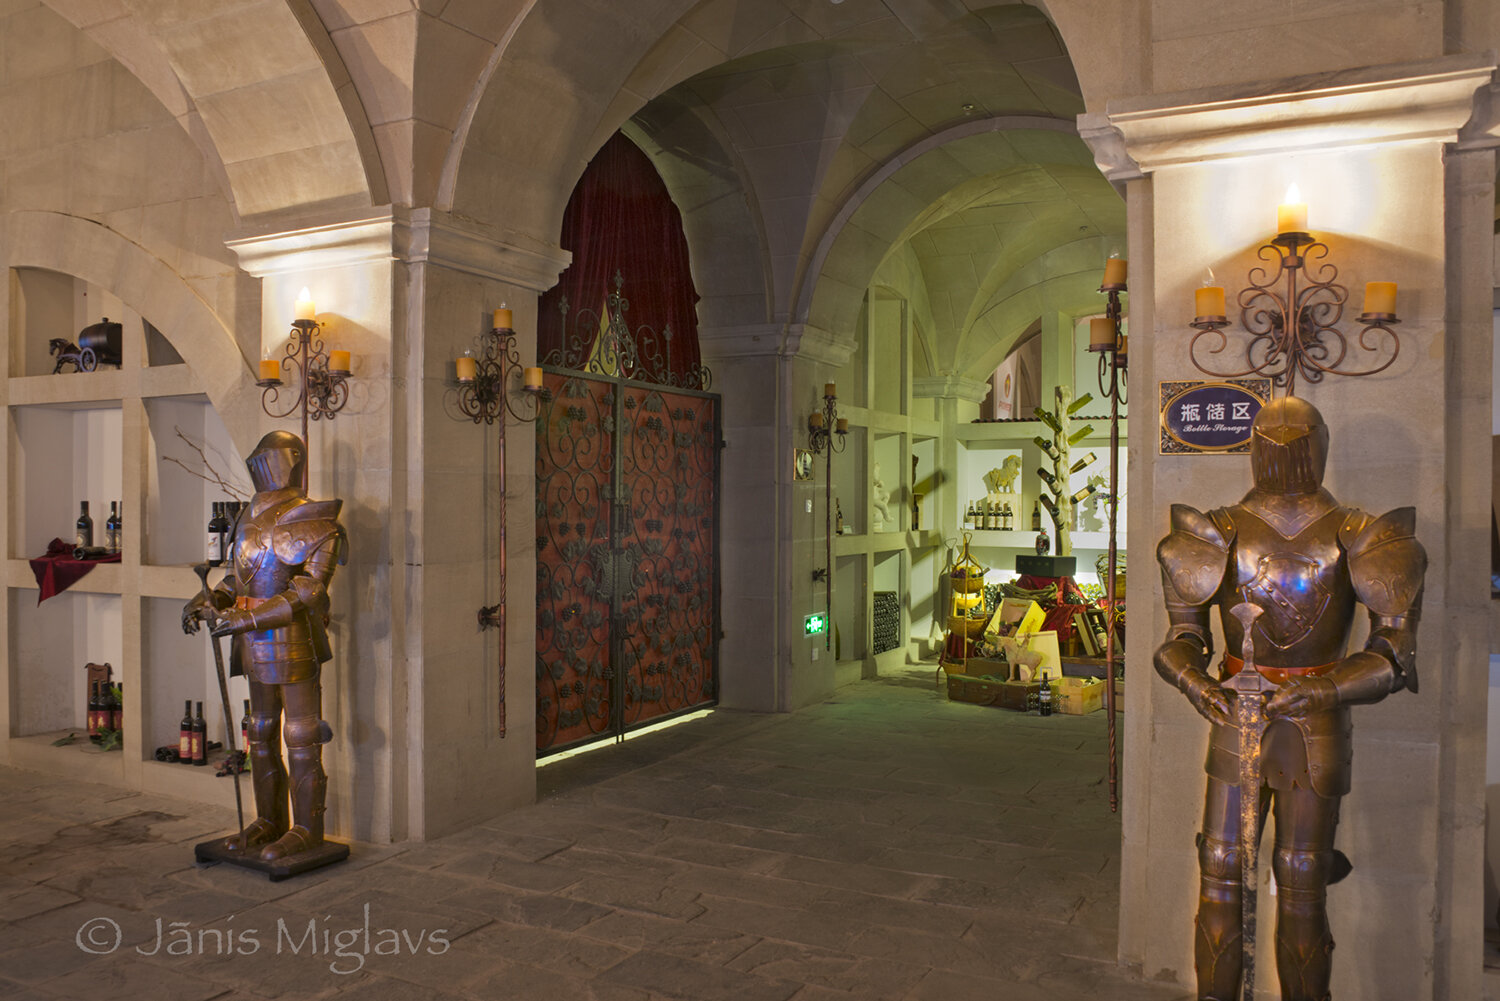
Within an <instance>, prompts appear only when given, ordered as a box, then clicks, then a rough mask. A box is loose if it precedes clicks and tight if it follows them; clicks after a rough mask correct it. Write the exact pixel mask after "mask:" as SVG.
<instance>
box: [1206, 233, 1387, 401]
mask: <svg viewBox="0 0 1500 1001" xmlns="http://www.w3.org/2000/svg"><path fill="white" fill-rule="evenodd" d="M1258 257H1259V258H1260V260H1262V261H1264V262H1266V263H1265V265H1257V266H1255V267H1253V268H1251V269H1250V272H1249V274H1248V276H1247V278H1248V281H1249V285H1248V286H1246V287H1245V288H1244V289H1241V290H1240V292H1239V294H1238V296H1237V297H1236V298H1237V302H1238V305H1239V307H1240V324H1241V325H1242V326H1243V327H1244V329H1245V330H1246V331H1247V332H1248V333H1249V334H1250V340H1249V342H1248V343H1247V344H1246V345H1245V367H1243V368H1230V369H1228V370H1221V369H1218V368H1214V367H1210V366H1209V365H1208V364H1205V363H1204V360H1200V358H1199V342H1200V341H1202V339H1203V338H1204V337H1206V336H1208V335H1209V334H1213V335H1214V336H1216V337H1217V338H1218V342H1217V344H1215V345H1213V346H1210V347H1208V348H1207V349H1206V351H1205V354H1207V355H1217V354H1220V353H1221V352H1223V351H1224V350H1225V348H1226V347H1228V344H1229V338H1228V337H1227V336H1225V334H1224V330H1223V328H1225V327H1227V326H1228V325H1229V319H1228V317H1227V316H1226V315H1225V314H1224V299H1223V289H1221V288H1217V287H1216V286H1208V287H1205V288H1200V289H1199V290H1198V296H1197V299H1196V305H1197V312H1198V314H1199V315H1198V316H1196V317H1195V318H1194V319H1193V321H1192V326H1194V327H1196V328H1197V330H1198V332H1197V333H1196V334H1194V335H1193V339H1192V341H1191V342H1190V343H1189V345H1188V356H1189V358H1190V359H1191V361H1192V363H1193V365H1194V366H1195V367H1196V368H1197V369H1198V370H1199V371H1200V372H1203V373H1205V374H1207V375H1212V376H1216V377H1218V378H1224V379H1231V378H1239V377H1241V376H1249V375H1259V376H1266V377H1269V378H1270V379H1271V383H1272V385H1275V386H1280V387H1283V388H1284V389H1285V390H1286V393H1287V395H1289V396H1290V395H1293V394H1294V393H1295V392H1296V388H1297V378H1298V376H1299V375H1300V376H1301V377H1302V378H1304V379H1306V380H1307V381H1308V382H1312V383H1317V382H1322V381H1323V377H1324V376H1325V375H1348V376H1366V375H1375V374H1376V373H1377V372H1383V371H1385V370H1386V369H1388V368H1390V367H1391V365H1392V364H1393V363H1394V362H1395V361H1396V356H1397V354H1398V353H1399V352H1400V349H1401V340H1400V338H1399V337H1398V336H1397V335H1396V332H1395V331H1394V330H1392V329H1391V328H1392V327H1393V326H1395V325H1396V324H1398V323H1400V322H1401V321H1400V320H1399V319H1398V318H1397V317H1396V312H1395V306H1396V286H1395V283H1394V282H1370V283H1368V284H1367V285H1366V286H1365V308H1364V311H1363V312H1361V313H1360V314H1359V316H1358V317H1357V322H1358V323H1360V324H1362V329H1361V330H1360V331H1359V333H1358V334H1357V335H1353V336H1352V340H1351V335H1346V334H1345V333H1344V332H1343V331H1342V330H1340V329H1339V324H1340V322H1341V321H1342V319H1343V315H1344V304H1345V303H1346V302H1347V301H1348V298H1349V291H1348V289H1346V288H1345V287H1344V286H1342V285H1340V284H1338V276H1339V272H1338V268H1336V267H1335V266H1334V265H1333V264H1332V263H1330V262H1328V261H1327V257H1328V245H1327V244H1325V243H1323V242H1322V241H1320V240H1317V239H1315V238H1314V237H1313V236H1312V235H1311V234H1309V233H1305V232H1300V231H1298V232H1286V233H1281V234H1279V235H1278V236H1276V238H1275V239H1273V240H1272V241H1271V242H1270V243H1268V244H1265V245H1263V246H1262V247H1261V248H1260V250H1259V251H1258ZM1215 307H1217V308H1215ZM1377 332H1378V333H1379V334H1383V335H1385V336H1383V337H1377V336H1376V334H1377ZM1386 340H1388V341H1389V348H1390V357H1389V358H1386V359H1385V360H1384V361H1383V362H1380V363H1379V364H1376V365H1374V367H1372V368H1348V367H1345V363H1346V362H1348V361H1350V360H1351V355H1354V354H1355V353H1356V349H1358V351H1363V352H1368V353H1370V354H1371V355H1375V356H1376V357H1377V359H1378V357H1379V355H1380V353H1381V352H1382V350H1383V349H1384V345H1383V344H1382V343H1381V342H1382V341H1386Z"/></svg>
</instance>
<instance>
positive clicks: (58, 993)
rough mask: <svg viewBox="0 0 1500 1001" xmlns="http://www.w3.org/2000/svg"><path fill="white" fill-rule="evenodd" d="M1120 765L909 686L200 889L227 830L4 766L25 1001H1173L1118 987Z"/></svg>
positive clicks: (725, 716)
mask: <svg viewBox="0 0 1500 1001" xmlns="http://www.w3.org/2000/svg"><path fill="white" fill-rule="evenodd" d="M1104 746H1105V720H1104V716H1103V714H1102V713H1098V714H1095V715H1093V716H1089V717H1068V716H1053V717H1050V718H1046V719H1043V718H1038V717H1027V716H1024V715H1019V714H1015V713H1010V712H1006V711H1004V710H998V709H992V708H987V707H977V706H969V705H962V704H955V703H950V702H948V701H947V700H946V698H945V697H944V696H943V694H942V692H941V691H940V690H939V689H938V688H936V687H935V686H934V684H933V675H932V673H931V671H930V670H923V669H917V668H914V669H911V670H909V671H907V672H902V673H900V674H897V675H895V676H892V677H887V678H883V679H880V680H877V681H867V682H862V683H859V684H857V685H854V686H851V687H849V688H846V689H844V690H842V691H840V692H839V693H838V695H837V696H836V697H835V698H832V699H830V700H829V701H827V702H825V703H823V704H821V705H818V706H814V707H811V708H809V709H806V710H804V711H802V712H798V713H795V714H791V715H776V716H760V715H753V714H745V713H732V712H716V713H713V714H712V715H710V716H708V717H706V718H703V719H700V720H695V721H692V722H689V723H685V724H683V725H681V726H678V727H674V728H672V729H670V730H667V731H663V732H660V733H656V734H649V735H646V736H643V737H640V738H638V739H633V740H630V741H626V742H625V743H623V744H620V745H616V746H614V747H611V748H608V749H606V750H602V751H599V752H595V753H592V754H588V755H582V756H579V757H575V758H572V759H569V760H566V761H559V762H556V763H554V764H549V765H547V766H546V767H544V768H543V769H541V772H540V786H541V790H540V796H539V802H538V803H537V804H536V805H535V806H534V807H531V808H529V809H526V810H522V811H519V812H516V813H513V814H511V815H509V816H506V817H504V818H502V819H500V820H497V821H494V822H493V823H490V824H486V825H484V826H482V827H477V828H473V829H471V830H468V831H464V832H462V833H460V834H457V835H454V836H451V837H447V838H443V839H441V840H439V841H435V842H431V843H426V844H411V845H393V846H366V845H356V846H355V855H354V857H353V858H352V859H351V860H350V861H349V862H348V863H345V864H343V865H341V866H337V867H334V868H331V869H328V870H324V871H322V872H320V873H316V874H312V875H309V876H305V877H302V878H301V879H296V880H290V881H287V882H283V883H270V882H267V881H266V880H265V879H264V878H263V877H259V876H256V875H254V874H252V873H249V872H246V871H243V870H236V869H232V868H229V867H227V866H219V867H209V868H201V869H200V868H197V867H195V866H194V865H193V864H192V853H191V844H192V843H193V842H194V841H196V840H199V839H201V838H202V837H204V836H206V835H209V834H211V833H217V832H220V831H222V830H224V829H227V827H228V826H230V825H231V824H232V819H233V818H232V814H227V813H224V812H222V811H209V810H204V809H202V808H200V807H197V806H195V805H193V804H189V803H186V802H183V801H179V800H172V799H167V798H163V797H154V796H142V795H134V794H121V793H120V792H118V791H116V790H112V789H109V788H105V787H101V786H94V785H87V784H83V783H72V782H60V781H57V780H55V779H52V778H48V777H44V776H40V775H36V774H34V773H28V772H21V771H15V770H6V769H0V797H3V799H0V801H3V802H4V803H6V805H7V809H6V810H5V812H4V816H3V817H0V998H16V999H20V998H70V999H79V998H109V999H135V998H141V999H151V1001H207V999H209V998H222V999H229V998H277V997H280V998H287V999H300V998H328V997H340V998H342V997H345V996H347V997H349V998H351V999H359V1001H384V999H422V1001H431V999H446V998H518V999H519V998H525V999H528V1001H572V999H579V1001H585V999H599V1001H636V999H652V998H663V999H665V998H674V999H692V1001H713V999H719V998H726V999H727V998H734V999H746V1001H758V999H765V1001H783V999H795V1001H830V999H837V1001H865V999H870V1001H880V999H891V1001H896V999H910V1001H920V999H934V1001H936V999H941V1001H965V999H970V998H973V999H976V1001H979V999H982V1001H997V999H1001V1001H1033V999H1049V1001H1067V999H1073V998H1079V999H1083V998H1088V999H1098V998H1109V999H1111V1001H1176V999H1179V998H1184V997H1186V995H1185V994H1184V993H1183V991H1182V990H1181V988H1177V987H1172V986H1169V985H1163V984H1151V983H1143V982H1139V981H1135V980H1132V979H1131V978H1130V977H1128V976H1127V975H1125V973H1124V972H1122V971H1121V970H1119V969H1118V968H1116V966H1115V965H1114V960H1113V957H1114V952H1115V920H1116V908H1117V895H1118V884H1119V866H1120V854H1119V822H1118V818H1117V817H1115V816H1114V815H1112V814H1111V813H1110V812H1109V807H1108V799H1107V791H1106V788H1105V780H1104V775H1105V765H1104ZM174 923H175V924H174ZM158 927H160V929H161V931H162V933H163V934H161V935H160V936H159V935H158ZM1186 933H1187V930H1186V929H1184V934H1186Z"/></svg>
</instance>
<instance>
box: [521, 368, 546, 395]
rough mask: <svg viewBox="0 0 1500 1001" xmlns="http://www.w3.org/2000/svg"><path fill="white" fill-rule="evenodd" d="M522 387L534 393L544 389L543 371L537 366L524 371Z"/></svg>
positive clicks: (522, 373)
mask: <svg viewBox="0 0 1500 1001" xmlns="http://www.w3.org/2000/svg"><path fill="white" fill-rule="evenodd" d="M521 385H522V386H523V387H525V388H526V389H529V390H531V391H532V392H539V391H540V390H541V388H542V370H541V369H540V368H537V367H535V366H533V367H531V368H527V369H525V370H523V371H522V372H521Z"/></svg>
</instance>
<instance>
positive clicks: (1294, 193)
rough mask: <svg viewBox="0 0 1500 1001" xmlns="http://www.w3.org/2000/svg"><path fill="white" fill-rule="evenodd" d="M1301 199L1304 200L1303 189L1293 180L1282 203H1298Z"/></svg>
mask: <svg viewBox="0 0 1500 1001" xmlns="http://www.w3.org/2000/svg"><path fill="white" fill-rule="evenodd" d="M1300 201H1302V191H1301V189H1299V188H1298V187H1297V184H1296V182H1293V183H1292V184H1291V185H1290V186H1289V187H1288V188H1287V189H1286V197H1285V198H1284V199H1282V201H1281V204H1283V205H1296V204H1297V203H1298V202H1300Z"/></svg>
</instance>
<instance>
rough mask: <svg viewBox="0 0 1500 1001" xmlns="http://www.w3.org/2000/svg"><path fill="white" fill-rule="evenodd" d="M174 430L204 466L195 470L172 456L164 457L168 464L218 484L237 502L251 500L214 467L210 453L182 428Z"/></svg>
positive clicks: (240, 488) (247, 494)
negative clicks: (196, 454)
mask: <svg viewBox="0 0 1500 1001" xmlns="http://www.w3.org/2000/svg"><path fill="white" fill-rule="evenodd" d="M172 430H173V431H175V432H177V437H178V439H179V440H180V441H181V442H182V443H183V444H184V445H186V446H187V447H188V448H190V449H192V450H193V451H194V452H196V453H198V461H199V462H200V463H201V464H202V468H201V469H194V468H193V467H192V466H189V465H188V464H187V463H186V462H183V461H182V460H181V459H179V458H177V457H176V456H171V455H168V456H165V457H164V458H165V459H166V461H167V462H170V463H172V464H173V465H174V466H177V467H179V468H180V469H182V470H184V471H186V472H188V473H190V474H192V475H193V476H196V477H198V479H200V480H203V481H205V482H207V483H214V484H217V485H218V487H219V489H221V490H223V491H224V492H225V493H226V494H228V495H229V496H231V497H233V498H234V499H235V500H249V499H250V494H249V493H248V492H247V491H246V490H245V489H244V488H243V487H241V486H240V485H239V484H237V483H233V482H230V481H229V480H227V479H225V478H224V474H221V473H220V472H219V470H218V468H217V467H216V466H215V465H214V462H213V460H212V459H210V458H209V456H208V453H207V452H205V451H204V448H203V446H202V445H201V444H199V443H198V442H196V441H194V440H193V439H192V438H189V437H188V436H187V435H186V434H184V433H183V430H182V428H180V427H175V426H174V427H173V428H172ZM217 451H218V450H217V449H215V453H217Z"/></svg>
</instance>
